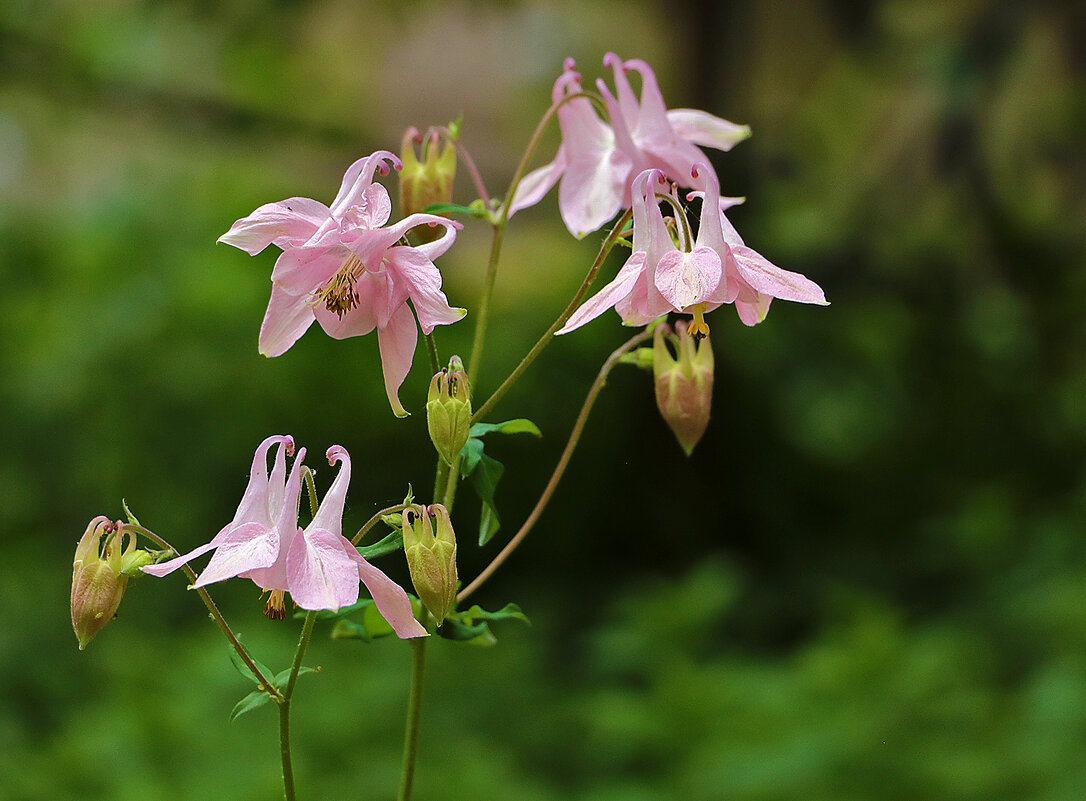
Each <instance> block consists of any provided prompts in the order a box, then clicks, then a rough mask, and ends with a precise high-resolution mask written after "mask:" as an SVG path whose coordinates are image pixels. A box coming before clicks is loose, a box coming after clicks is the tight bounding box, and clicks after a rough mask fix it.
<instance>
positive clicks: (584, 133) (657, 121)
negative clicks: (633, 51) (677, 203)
mask: <svg viewBox="0 0 1086 801" xmlns="http://www.w3.org/2000/svg"><path fill="white" fill-rule="evenodd" d="M603 63H604V66H605V67H607V68H610V69H611V70H612V71H613V73H614V80H615V91H614V92H612V91H611V90H610V89H609V88H608V87H607V84H606V83H604V81H602V80H598V81H597V82H596V85H597V87H598V88H599V91H600V93H601V94H602V95H603V98H604V103H605V105H606V107H607V115H608V117H609V122H604V121H603V120H601V119H600V117H599V115H598V114H597V113H596V110H595V107H594V106H593V105H592V103H591V102H590V101H589V100H588V99H587V97H581V96H577V95H580V94H581V92H582V88H581V76H580V75H579V74H578V73H577V72H576V71H575V67H576V65H575V63H574V62H573V60H572V59H567V60H566V62H565V68H564V71H563V73H562V75H560V76H559V78H558V80H557V81H555V84H554V90H553V92H552V95H551V99H552V102H553V103H554V104H555V106H557V112H556V113H557V115H558V123H559V127H560V128H561V131H562V144H561V146H560V147H559V148H558V153H557V155H556V156H555V158H554V160H553V161H552V162H551V163H550V164H547V165H546V166H544V167H540V168H539V169H538V170H535V171H534V172H532V173H530V174H529V175H527V176H525V178H524V180H523V181H522V182H521V184H520V186H519V187H518V189H517V192H516V195H515V196H514V198H513V202H512V204H511V206H510V210H509V213H510V214H513V213H514V212H516V211H518V210H520V209H523V208H527V207H528V206H532V205H535V204H536V203H538V202H539V201H540V200H541V199H542V198H543V196H544V195H545V194H546V193H547V192H548V191H549V190H550V189H551V187H553V186H554V185H555V184H556V183H559V181H561V182H560V183H559V187H558V207H559V210H560V211H561V213H562V220H563V221H564V222H565V224H566V227H567V228H568V229H569V231H570V233H572V234H573V235H574V236H576V237H578V238H580V237H582V236H584V235H586V234H588V233H590V232H592V231H595V230H597V229H599V228H600V227H601V226H602V225H603V224H604V223H606V222H607V221H608V220H610V219H611V218H612V217H614V216H615V214H616V213H617V212H618V211H619V209H622V208H629V207H630V205H631V202H633V201H634V200H635V199H636V193H635V192H634V191H633V182H634V179H635V178H636V176H637V175H639V174H640V173H642V172H644V171H645V170H646V169H649V168H656V169H659V170H660V171H661V172H662V173H663V174H664V175H666V176H667V177H668V178H670V179H671V180H672V181H674V182H676V183H678V184H681V185H682V186H689V187H693V188H696V189H700V188H702V186H701V184H699V183H691V181H690V178H691V168H692V167H693V165H694V164H696V163H699V162H701V163H708V159H707V158H706V157H705V154H704V153H703V152H702V151H701V149H700V148H699V147H698V146H699V145H703V146H708V147H714V148H718V149H720V150H730V149H731V148H732V147H733V146H734V145H735V144H736V143H738V142H741V141H742V140H743V139H746V138H747V137H748V136H750V128H748V127H747V126H745V125H736V124H735V123H731V122H728V121H727V120H723V119H721V118H719V117H715V116H713V115H712V114H708V113H706V112H704V111H698V110H695V109H672V110H668V108H667V106H666V105H665V103H664V99H663V95H662V94H661V92H660V87H659V85H658V84H657V82H656V74H655V73H654V72H653V71H652V69H651V68H650V67H649V65H648V64H646V63H645V62H644V61H640V60H636V59H635V60H631V61H625V62H624V61H622V59H620V58H619V57H618V56H616V55H615V54H614V53H608V54H607V55H606V56H605V57H604V59H603ZM631 71H633V72H637V73H638V74H639V75H640V76H641V96H640V98H638V96H637V95H636V94H635V93H634V91H633V88H632V87H631V85H630V82H629V78H628V76H627V73H628V72H631ZM568 98H572V99H568ZM559 104H561V105H559Z"/></svg>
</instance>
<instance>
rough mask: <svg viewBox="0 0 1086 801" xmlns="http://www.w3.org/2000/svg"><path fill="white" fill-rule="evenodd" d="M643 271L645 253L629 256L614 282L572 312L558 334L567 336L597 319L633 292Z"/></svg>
mask: <svg viewBox="0 0 1086 801" xmlns="http://www.w3.org/2000/svg"><path fill="white" fill-rule="evenodd" d="M644 269H645V253H644V252H643V251H641V252H637V253H633V254H631V256H630V258H628V259H627V260H626V263H625V264H623V265H622V269H621V270H619V271H618V275H616V276H615V278H614V280H613V281H611V283H609V284H608V285H607V286H605V287H604V288H603V289H601V290H600V291H599V292H597V293H596V294H595V295H593V296H592V297H590V298H589V299H588V300H586V301H585V302H584V303H583V304H582V305H581V307H580V308H579V309H577V311H575V312H573V314H572V315H571V316H570V318H569V319H568V320H567V321H566V324H565V325H564V326H562V328H561V330H559V331H558V333H559V334H568V333H569V332H570V331H572V330H573V329H575V328H580V327H581V326H582V325H584V324H585V323H587V322H588V321H590V320H594V319H595V318H597V317H599V316H600V315H601V314H603V313H604V312H605V311H607V310H608V309H610V308H611V307H612V306H614V305H615V304H616V303H618V302H619V301H620V300H621V299H622V298H625V297H626V296H627V295H629V294H630V292H631V291H632V290H633V286H634V283H635V282H636V281H637V279H638V277H639V276H640V275H641V273H642V271H643V270H644Z"/></svg>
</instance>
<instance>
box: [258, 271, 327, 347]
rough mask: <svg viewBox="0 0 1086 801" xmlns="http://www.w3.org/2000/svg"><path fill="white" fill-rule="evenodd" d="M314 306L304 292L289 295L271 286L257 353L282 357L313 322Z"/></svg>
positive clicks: (274, 285)
mask: <svg viewBox="0 0 1086 801" xmlns="http://www.w3.org/2000/svg"><path fill="white" fill-rule="evenodd" d="M313 319H314V318H313V306H312V305H311V303H310V299H309V297H308V296H307V295H291V294H289V293H288V292H286V291H284V290H283V288H282V287H280V286H279V285H278V284H273V285H272V291H271V299H270V300H269V301H268V310H267V311H266V312H265V313H264V322H263V323H261V324H260V339H259V342H258V345H259V348H260V352H261V353H262V354H264V355H265V356H268V357H269V358H270V357H273V356H281V355H282V354H284V353H286V352H287V351H288V350H289V349H290V346H291V345H293V344H294V343H295V342H297V341H298V338H299V337H301V335H302V334H304V333H305V332H306V330H307V329H308V328H309V326H311V325H312V324H313Z"/></svg>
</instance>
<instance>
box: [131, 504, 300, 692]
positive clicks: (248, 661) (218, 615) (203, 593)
mask: <svg viewBox="0 0 1086 801" xmlns="http://www.w3.org/2000/svg"><path fill="white" fill-rule="evenodd" d="M131 527H132V529H133V530H135V531H137V532H139V533H140V534H142V535H143V536H145V537H147V539H149V540H151V541H152V542H154V543H155V544H157V545H158V546H160V547H162V548H165V549H166V550H167V551H169V552H170V553H172V554H173V555H174V556H179V555H180V554H179V553H178V551H177V549H176V548H174V547H173V546H172V545H170V543H168V542H166V540H164V539H162V537H160V536H158V535H157V534H155V533H154V532H153V531H151V530H150V529H146V528H144V527H143V526H137V525H132V526H131ZM181 569H182V570H184V571H185V575H186V576H187V577H188V579H189V582H190V583H192V584H195V583H196V571H194V570H193V569H192V568H191V567H189V566H188V565H181ZM194 589H195V590H196V593H197V594H198V595H199V596H200V600H201V601H203V602H204V606H206V607H207V611H208V612H210V613H211V619H212V620H214V621H215V623H217V624H218V626H219V629H220V630H221V631H222V633H223V636H224V637H226V639H227V640H228V641H229V642H230V645H231V646H232V647H233V649H234V650H235V651H236V652H237V655H238V656H239V657H241V661H242V662H244V663H245V667H247V668H248V669H249V672H250V673H252V674H253V675H254V676H255V677H256V680H257V681H259V682H260V687H261V689H263V690H264V692H266V693H267V694H268V695H270V696H271V697H272V698H273V699H274V700H275V701H280V700H281V699H282V697H283V696H282V695H281V694H280V692H279V691H278V690H277V689H275V686H274V685H273V684H272V683H271V679H270V678H269V677H267V676H265V675H264V674H263V673H262V672H261V671H260V668H258V667H257V666H256V662H254V661H253V658H252V657H251V656H249V652H248V651H246V650H245V646H243V645H242V644H241V641H240V640H238V638H237V636H236V635H235V634H234V632H233V630H232V629H231V628H230V625H229V624H228V623H227V622H226V618H225V617H223V615H222V612H220V611H219V607H218V606H216V604H215V602H214V601H213V600H212V599H211V596H210V595H209V594H208V592H207V590H205V589H204V588H203V587H194Z"/></svg>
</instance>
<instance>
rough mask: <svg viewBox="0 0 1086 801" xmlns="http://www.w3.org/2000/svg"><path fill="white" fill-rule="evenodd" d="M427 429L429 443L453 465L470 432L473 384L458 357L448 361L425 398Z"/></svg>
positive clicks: (431, 384) (433, 381)
mask: <svg viewBox="0 0 1086 801" xmlns="http://www.w3.org/2000/svg"><path fill="white" fill-rule="evenodd" d="M426 427H427V429H429V431H430V441H431V442H433V443H434V448H436V449H437V452H438V454H439V455H440V456H441V458H442V459H443V460H444V461H445V462H446V463H447V464H450V465H451V464H452V463H453V460H455V459H456V457H457V454H459V453H460V450H461V449H462V448H463V447H464V444H465V443H466V442H467V441H468V434H469V432H470V431H471V385H470V384H469V383H468V376H467V373H465V372H464V363H463V362H462V361H460V357H459V356H453V357H452V358H451V359H450V360H449V366H448V368H444V369H442V370H441V372H439V373H437V374H436V375H435V376H434V377H433V378H432V379H431V380H430V391H429V394H428V395H427V396H426Z"/></svg>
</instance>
